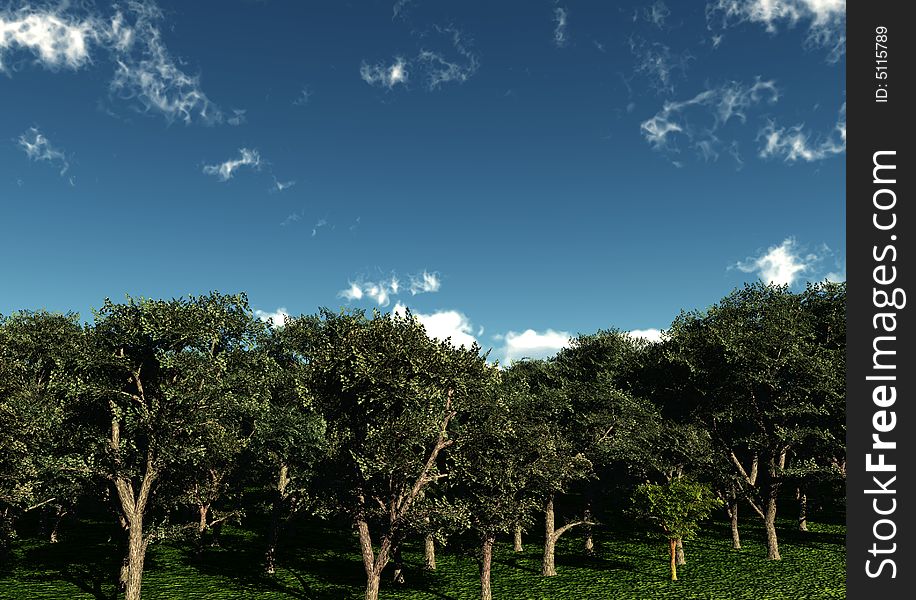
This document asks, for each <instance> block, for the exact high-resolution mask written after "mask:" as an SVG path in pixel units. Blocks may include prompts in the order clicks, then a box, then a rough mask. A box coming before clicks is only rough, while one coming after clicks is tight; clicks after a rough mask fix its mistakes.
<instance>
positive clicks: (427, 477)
mask: <svg viewBox="0 0 916 600" xmlns="http://www.w3.org/2000/svg"><path fill="white" fill-rule="evenodd" d="M287 327H288V328H290V329H291V330H294V331H291V332H290V334H291V335H296V336H298V339H297V342H296V343H295V344H294V348H295V350H296V351H297V352H298V353H299V354H301V355H302V356H305V357H308V376H307V377H308V386H309V389H310V391H311V393H312V394H313V396H314V400H315V402H316V406H317V407H318V408H319V410H320V412H321V414H322V416H323V418H324V420H325V423H326V430H325V451H324V453H323V455H322V458H321V460H320V461H319V463H318V465H317V477H318V479H319V480H320V481H321V482H322V486H323V488H322V498H321V500H323V501H324V502H325V503H326V506H327V508H328V509H329V510H331V511H333V512H334V513H337V514H342V515H345V516H346V517H347V518H349V519H350V520H351V522H352V523H353V525H354V527H355V529H356V530H357V532H358V535H359V544H360V552H361V554H362V558H363V567H364V569H365V572H366V593H365V597H366V600H375V599H376V598H377V597H378V590H379V582H380V577H381V573H382V570H383V569H384V568H385V566H386V565H387V564H388V562H389V560H390V559H391V557H392V554H393V552H394V550H395V547H396V546H397V545H398V544H400V542H401V540H402V537H403V534H404V532H405V531H407V530H408V529H409V528H410V527H411V521H413V520H417V519H419V518H420V515H419V514H418V513H417V511H416V510H415V508H416V503H417V501H418V499H419V498H420V497H421V494H422V493H423V492H424V490H425V489H426V488H427V487H428V486H429V485H430V484H432V483H434V482H436V481H439V480H441V479H443V478H445V477H446V476H447V475H448V473H447V471H446V470H445V463H444V462H443V458H444V456H443V451H444V450H446V449H447V448H449V447H450V446H452V445H453V443H454V437H453V430H454V427H455V424H454V423H455V417H456V415H457V414H458V413H459V412H461V411H462V410H464V406H465V405H466V403H467V401H468V398H470V397H473V396H474V395H476V394H478V393H480V391H479V390H480V388H481V385H482V383H483V382H484V381H486V373H487V372H488V370H489V367H487V365H486V363H485V360H484V359H483V358H482V357H481V356H480V354H479V349H478V348H477V347H476V346H474V347H472V348H469V349H465V348H461V349H456V348H454V347H452V346H451V345H450V344H449V343H448V342H437V341H433V340H431V339H430V338H429V337H427V335H426V332H425V330H424V329H423V326H422V325H421V324H420V323H419V321H417V320H416V319H415V318H414V317H412V316H411V315H410V314H409V313H406V314H404V315H397V314H391V315H382V314H380V313H378V312H376V313H375V314H374V315H373V318H372V319H367V318H366V317H365V315H364V314H363V313H362V312H354V313H351V314H346V313H342V314H339V315H337V314H334V313H331V312H329V311H322V312H321V313H320V315H318V316H317V317H313V318H310V319H307V320H304V321H303V320H297V322H295V323H290V324H289V325H288V326H287ZM375 529H377V531H378V534H377V536H376V539H377V540H378V547H377V549H376V547H375V544H374V542H373V535H372V531H373V530H375Z"/></svg>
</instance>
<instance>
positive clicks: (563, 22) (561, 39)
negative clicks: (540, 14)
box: [553, 6, 569, 48]
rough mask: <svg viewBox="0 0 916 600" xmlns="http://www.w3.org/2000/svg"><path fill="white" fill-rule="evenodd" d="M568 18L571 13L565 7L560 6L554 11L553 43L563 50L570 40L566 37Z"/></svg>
mask: <svg viewBox="0 0 916 600" xmlns="http://www.w3.org/2000/svg"><path fill="white" fill-rule="evenodd" d="M568 16H569V12H568V11H567V10H566V8H565V7H559V6H558V7H557V8H555V9H554V11H553V22H554V28H553V43H554V44H556V45H557V47H559V48H562V47H563V46H565V45H566V42H567V41H568V38H567V35H566V27H567V17H568Z"/></svg>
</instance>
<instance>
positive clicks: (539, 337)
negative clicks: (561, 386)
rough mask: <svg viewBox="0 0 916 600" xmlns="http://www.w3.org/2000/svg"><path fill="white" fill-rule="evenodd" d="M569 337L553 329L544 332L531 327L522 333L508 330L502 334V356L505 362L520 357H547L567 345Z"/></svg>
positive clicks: (565, 333) (563, 332) (567, 334)
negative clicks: (503, 343)
mask: <svg viewBox="0 0 916 600" xmlns="http://www.w3.org/2000/svg"><path fill="white" fill-rule="evenodd" d="M571 339H572V338H571V337H570V335H569V333H567V332H565V331H554V330H553V329H547V330H546V331H544V332H537V331H535V330H533V329H526V330H525V331H523V332H522V333H516V332H514V331H510V332H508V333H507V334H506V335H505V336H502V340H503V341H504V342H505V345H504V346H503V348H502V356H503V359H504V362H505V363H506V364H509V363H511V362H513V361H516V360H519V359H522V358H549V357H551V356H553V355H555V354H556V353H557V352H559V351H560V350H561V349H563V348H565V347H567V346H569V343H570V341H571Z"/></svg>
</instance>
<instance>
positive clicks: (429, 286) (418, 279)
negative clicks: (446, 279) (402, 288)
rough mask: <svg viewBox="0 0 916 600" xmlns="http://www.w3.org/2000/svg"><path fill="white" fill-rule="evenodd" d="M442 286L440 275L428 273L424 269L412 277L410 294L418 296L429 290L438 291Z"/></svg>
mask: <svg viewBox="0 0 916 600" xmlns="http://www.w3.org/2000/svg"><path fill="white" fill-rule="evenodd" d="M441 286H442V282H441V281H440V280H439V276H438V275H437V274H436V273H427V272H426V271H423V273H421V274H420V275H419V276H416V275H412V276H411V277H410V294H411V295H412V296H416V295H417V294H423V293H427V292H438V291H439V288H440V287H441Z"/></svg>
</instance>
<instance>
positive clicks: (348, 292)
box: [337, 271, 442, 306]
mask: <svg viewBox="0 0 916 600" xmlns="http://www.w3.org/2000/svg"><path fill="white" fill-rule="evenodd" d="M407 281H408V285H407V288H406V289H407V290H408V291H410V295H411V296H416V295H417V294H429V293H435V292H438V291H439V288H441V287H442V282H441V280H440V279H439V275H438V274H437V273H430V272H428V271H423V272H422V273H417V274H415V275H409V276H408V277H407ZM404 289H405V288H404V286H403V285H402V284H401V280H400V279H399V278H398V276H397V275H394V274H392V275H391V276H390V277H388V278H386V279H381V280H374V281H370V280H366V279H362V278H360V279H357V280H355V281H349V282H348V283H347V288H346V289H343V290H341V291H340V292H338V293H337V295H338V296H339V297H341V298H344V299H345V300H347V301H354V300H362V299H363V298H368V299H370V300H372V301H374V302H375V303H376V304H378V305H379V306H388V304H389V302H390V301H391V298H392V297H393V296H397V295H398V294H400V293H401V292H402V291H404Z"/></svg>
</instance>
